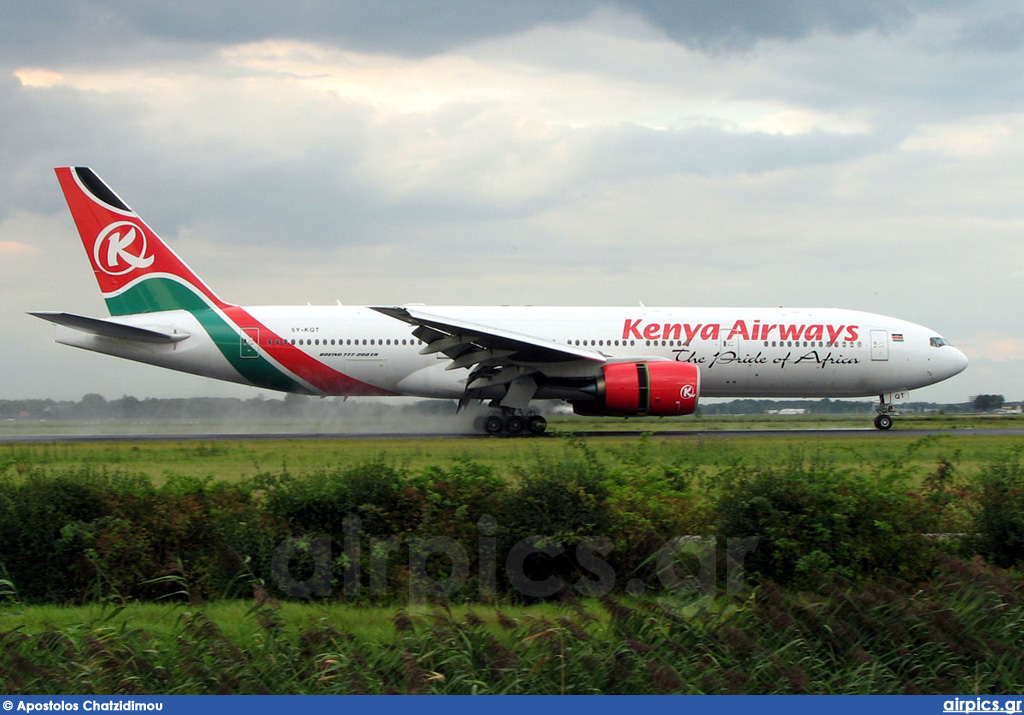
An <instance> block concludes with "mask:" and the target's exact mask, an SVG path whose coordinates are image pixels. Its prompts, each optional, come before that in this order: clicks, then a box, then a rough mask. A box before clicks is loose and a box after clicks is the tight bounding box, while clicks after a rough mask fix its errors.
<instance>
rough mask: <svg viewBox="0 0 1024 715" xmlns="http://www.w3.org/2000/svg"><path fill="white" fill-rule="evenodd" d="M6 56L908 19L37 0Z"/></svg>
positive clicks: (16, 5)
mask: <svg viewBox="0 0 1024 715" xmlns="http://www.w3.org/2000/svg"><path fill="white" fill-rule="evenodd" d="M3 6H4V7H3V17H4V21H3V23H0V57H7V58H8V61H14V59H13V58H17V60H16V61H18V62H21V63H43V62H55V61H56V62H61V61H69V60H72V59H75V58H81V57H83V56H84V57H88V58H89V61H90V62H91V63H104V64H105V63H116V62H123V61H125V60H127V59H132V58H138V57H143V56H144V57H146V58H147V59H148V60H150V61H152V60H154V59H158V58H173V57H181V56H183V55H186V56H188V55H195V54H202V53H205V52H209V51H211V50H212V49H214V48H216V47H217V46H218V45H221V44H224V43H239V42H255V41H260V40H265V39H270V38H275V39H280V38H284V39H303V40H310V41H316V42H323V43H326V44H330V45H337V46H341V47H345V48H347V49H353V50H359V51H366V52H386V53H390V54H396V55H401V56H407V57H423V56H428V55H432V54H438V53H442V52H445V51H447V50H450V49H452V48H454V47H458V46H461V45H465V44H467V43H473V42H478V41H481V40H485V39H488V38H492V37H500V36H506V35H513V34H517V33H520V32H524V31H526V30H529V29H530V28H532V27H535V26H537V25H543V24H559V23H566V22H572V21H576V20H579V19H582V18H584V17H586V16H588V15H589V14H591V13H593V12H594V11H596V10H598V9H600V8H617V9H621V10H625V11H627V12H630V13H634V14H637V15H639V16H640V17H642V18H644V19H645V20H646V21H647V22H649V23H650V24H652V25H653V26H655V27H657V28H660V29H662V30H663V31H664V32H665V33H666V35H667V36H669V37H671V38H672V39H674V40H675V41H677V42H680V43H683V44H686V45H688V46H691V47H695V48H698V49H711V50H718V51H721V50H737V49H738V50H743V49H747V48H749V47H751V46H752V45H754V44H755V43H757V42H758V41H759V40H763V39H780V40H796V39H799V38H801V37H804V36H806V35H807V34H809V33H812V32H818V31H820V32H828V33H835V34H841V35H842V34H850V33H856V32H863V31H867V30H874V31H879V32H891V31H894V30H898V29H901V28H903V27H905V26H906V25H907V24H908V23H909V22H910V20H911V19H912V17H913V13H912V12H911V11H910V10H909V9H907V7H906V6H905V5H903V4H901V3H890V2H872V1H870V0H845V1H844V2H839V3H822V2H816V0H780V1H779V2H772V3H765V2H761V1H760V0H741V1H739V2H721V1H720V0H690V1H689V2H679V1H677V0H583V1H573V0H518V1H517V2H487V3H482V2H479V1H478V0H446V1H445V2H421V1H420V0H392V1H391V2H386V3H382V2H379V1H378V0H343V1H325V0H293V2H289V3H282V2H278V1H277V0H224V1H223V2H209V1H208V0H178V1H177V2H166V3H140V2H136V1H135V0H76V1H74V2H71V1H66V0H65V1H62V0H38V1H36V2H17V1H16V0H5V2H3Z"/></svg>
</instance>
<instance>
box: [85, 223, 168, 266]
mask: <svg viewBox="0 0 1024 715" xmlns="http://www.w3.org/2000/svg"><path fill="white" fill-rule="evenodd" d="M147 248H148V247H147V246H146V233H145V231H143V230H142V229H141V228H139V227H138V226H136V225H135V224H134V223H132V222H131V221H115V222H114V223H112V224H110V225H109V226H107V227H106V228H105V229H103V230H102V231H100V233H99V235H98V236H96V243H95V244H94V245H93V248H92V255H93V258H95V259H96V265H97V266H99V269H100V270H101V271H103V272H104V273H106V274H107V275H111V276H123V275H124V274H125V273H130V272H132V271H134V270H135V269H136V268H149V267H150V266H151V265H153V261H154V260H155V259H154V257H153V256H151V255H150V256H147V255H146V250H147Z"/></svg>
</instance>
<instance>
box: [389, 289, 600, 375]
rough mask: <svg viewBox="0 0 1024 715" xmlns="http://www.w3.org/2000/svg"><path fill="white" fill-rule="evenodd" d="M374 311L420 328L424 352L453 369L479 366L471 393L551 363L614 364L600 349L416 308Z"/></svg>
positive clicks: (537, 369)
mask: <svg viewBox="0 0 1024 715" xmlns="http://www.w3.org/2000/svg"><path fill="white" fill-rule="evenodd" d="M372 309H373V310H376V311H377V312H378V313H383V314H384V315H388V316H391V317H392V318H395V319H397V320H401V321H403V322H405V323H408V324H409V325H412V326H415V329H414V330H413V331H412V334H413V335H415V336H416V337H417V338H419V339H420V340H422V341H423V342H424V343H426V346H425V347H424V348H423V349H422V350H421V351H420V352H421V353H422V354H431V353H443V354H444V355H446V356H448V357H449V358H451V361H452V362H451V363H450V364H449V365H448V367H447V369H449V370H455V369H457V368H463V367H464V368H474V366H475V368H474V369H473V371H472V373H471V375H470V379H469V381H468V383H467V388H470V389H472V388H474V387H481V386H484V385H485V384H486V385H495V384H502V383H507V382H512V381H513V380H515V379H517V378H519V377H524V376H526V375H528V374H530V373H533V372H543V371H544V365H545V364H546V363H547V364H550V363H565V362H571V361H578V360H586V361H590V362H592V363H594V364H595V365H597V364H601V363H604V362H607V360H608V358H607V357H606V356H605V355H603V354H601V353H599V352H597V351H596V350H588V349H586V348H578V347H573V346H571V345H562V344H561V343H556V342H553V341H550V340H542V339H540V338H536V337H533V336H531V335H525V334H523V333H516V332H513V331H511V330H502V329H500V328H495V327H491V326H487V325H481V324H479V323H472V322H469V321H465V320H459V319H457V318H450V317H446V316H442V315H434V314H431V313H426V312H423V311H420V310H418V309H416V308H408V307H402V306H395V307H380V306H374V307H373V308H372Z"/></svg>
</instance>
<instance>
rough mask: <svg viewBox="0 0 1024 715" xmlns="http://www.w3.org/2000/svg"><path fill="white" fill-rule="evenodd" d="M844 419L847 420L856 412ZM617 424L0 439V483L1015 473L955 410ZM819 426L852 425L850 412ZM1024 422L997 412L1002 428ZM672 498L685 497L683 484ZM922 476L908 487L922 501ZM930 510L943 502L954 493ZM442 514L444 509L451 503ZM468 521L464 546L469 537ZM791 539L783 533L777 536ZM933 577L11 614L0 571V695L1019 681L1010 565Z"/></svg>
mask: <svg viewBox="0 0 1024 715" xmlns="http://www.w3.org/2000/svg"><path fill="white" fill-rule="evenodd" d="M852 423H853V424H855V425H856V426H862V425H860V424H859V419H854V420H852ZM601 424H608V423H601ZM624 424H625V425H628V426H629V427H631V428H633V429H636V430H637V431H636V434H633V435H627V436H620V435H615V436H599V437H592V438H585V439H583V440H582V441H581V440H580V438H576V437H573V436H571V435H570V434H569V432H570V430H568V429H567V425H572V427H573V428H574V429H575V428H577V427H578V426H579V427H582V429H586V430H593V429H594V427H593V425H591V424H589V423H587V422H583V421H566V422H562V421H560V420H554V421H553V424H552V427H553V430H552V431H553V435H552V436H551V437H550V438H545V439H503V438H490V439H467V438H458V437H450V438H444V439H429V438H400V439H386V440H382V439H371V438H351V439H330V438H324V439H310V440H297V439H291V440H289V439H273V440H216V441H214V440H206V441H204V440H194V441H148V442H146V441H141V442H119V441H111V442H86V443H60V442H55V443H21V444H19V443H2V444H0V477H2V478H4V479H6V480H8V481H10V482H13V483H19V482H22V481H24V480H25V479H29V478H36V477H32V476H31V475H39V474H61V473H63V472H69V473H70V472H71V471H73V470H75V469H78V468H81V467H83V466H85V467H89V468H91V469H92V470H93V471H94V472H95V470H100V471H103V470H108V471H110V472H112V473H126V474H138V475H143V476H144V477H145V478H146V479H149V480H152V482H153V483H154V484H156V485H161V484H164V483H169V484H172V485H173V483H174V481H173V480H171V482H168V478H169V477H172V476H174V475H183V476H187V477H199V478H210V479H211V480H216V481H220V480H223V481H227V482H230V483H232V484H237V483H243V482H246V481H248V480H250V479H253V478H255V477H257V476H259V475H282V474H295V475H307V476H312V478H314V479H315V478H316V475H317V474H320V473H323V474H325V475H326V474H329V473H331V472H332V470H333V471H334V472H335V473H336V472H337V470H339V469H344V468H347V467H350V466H352V465H360V464H368V463H378V464H390V465H396V466H398V467H400V468H401V469H402V470H404V471H405V472H408V473H420V472H421V470H428V468H430V467H433V466H437V465H441V466H445V465H449V466H450V465H458V464H466V463H473V464H476V465H481V466H483V467H485V468H487V469H488V470H490V471H491V472H492V473H493V474H494V475H496V476H498V477H500V478H503V479H506V480H511V481H513V482H515V481H516V480H518V479H520V478H521V477H522V474H524V473H532V474H534V475H537V474H540V473H543V472H544V470H545V469H548V470H550V469H551V468H552V467H557V468H567V469H575V468H577V467H579V466H580V465H581V464H583V463H584V462H585V461H586V460H596V461H599V462H603V463H607V464H609V465H614V469H612V470H611V471H609V472H608V474H607V478H608V479H609V480H610V481H609V482H608V484H612V483H613V482H615V480H616V479H626V477H628V478H629V479H637V477H636V475H637V474H640V473H644V474H646V475H647V476H646V477H645V478H646V479H648V480H651V479H652V478H653V479H654V480H653V481H649V484H651V485H653V484H661V485H662V486H660V487H659V489H662V491H660V492H653V493H656V494H670V493H671V494H676V492H671V490H668V491H666V489H668V488H667V487H666V486H664V484H663V483H662V482H660V481H658V478H655V477H657V475H658V474H662V473H663V474H665V475H669V474H680V475H684V477H685V479H684V480H683V481H685V483H686V484H689V485H691V486H692V485H693V484H697V485H698V487H699V489H698V492H699V493H701V494H705V495H710V494H713V492H714V490H713V489H710V487H709V484H710V483H711V482H712V481H713V480H714V479H715V478H720V477H724V476H727V475H729V474H730V473H732V472H737V473H740V472H744V470H746V471H757V470H762V469H763V470H769V471H770V470H772V469H778V470H782V472H784V471H785V469H788V468H789V467H784V466H783V465H790V466H791V467H792V465H801V466H800V467H797V468H795V471H794V470H791V472H790V473H791V474H796V475H798V479H799V475H800V474H802V473H803V472H801V469H804V465H809V466H813V468H809V469H808V471H807V472H806V473H807V474H808V475H811V474H813V475H821V474H824V473H829V474H832V473H835V474H842V473H846V474H852V475H857V476H858V477H864V478H867V479H868V480H871V479H872V478H877V481H878V482H879V483H881V482H883V481H886V480H893V479H896V478H898V479H899V480H901V481H899V483H900V484H905V485H910V487H911V488H914V489H916V487H915V486H914V485H927V484H929V483H931V484H932V485H933V486H934V477H935V475H943V478H946V477H949V475H952V474H955V480H956V482H957V483H958V484H960V485H970V484H971V483H972V481H973V480H974V479H975V477H976V475H980V474H984V473H985V470H986V469H989V470H991V468H992V465H993V464H996V463H1000V462H1004V463H1005V462H1006V461H1007V460H1011V462H1012V461H1014V460H1015V461H1016V463H1018V464H1019V460H1020V455H1021V443H1022V440H1021V438H1020V437H1019V436H999V435H995V434H989V433H987V432H986V430H985V429H984V427H987V426H990V425H995V424H996V423H995V422H989V421H987V420H978V419H964V418H958V419H957V420H956V421H955V422H952V423H948V422H938V423H936V422H935V421H933V420H931V419H927V420H922V419H911V418H907V419H904V420H903V421H902V422H900V423H899V424H900V425H901V426H903V427H904V430H906V428H909V427H917V426H923V427H933V426H935V427H941V428H950V425H951V424H953V425H955V426H956V430H955V431H954V432H952V433H950V434H941V435H928V436H922V435H919V434H912V433H909V432H906V431H904V432H903V433H901V431H900V430H899V429H896V430H893V431H891V432H888V433H880V432H876V431H874V430H864V431H863V432H853V433H851V432H844V433H842V434H835V435H831V434H824V435H820V434H816V435H808V434H804V433H801V432H800V431H798V430H797V431H793V432H791V433H775V432H773V433H771V434H756V435H755V434H751V435H746V434H741V435H736V434H728V433H727V432H729V431H730V430H736V429H753V428H761V429H763V428H775V427H776V426H777V425H779V424H788V425H794V424H799V426H801V427H806V426H820V425H819V424H818V423H817V422H813V423H812V422H811V421H810V420H807V421H803V420H800V421H791V419H790V418H787V419H786V421H785V422H783V423H780V421H779V420H778V419H777V418H775V419H760V418H759V419H741V418H726V419H716V420H701V421H699V422H698V421H694V422H674V421H673V422H670V421H651V422H644V421H640V420H630V421H626V422H623V421H617V423H616V424H615V425H613V426H612V428H613V429H622V428H623V425H624ZM683 424H685V425H687V426H688V427H689V426H692V427H693V428H694V430H695V431H697V430H700V431H701V433H700V434H696V433H695V434H693V435H683V436H672V437H666V436H659V435H658V433H657V431H658V430H657V428H658V427H660V426H662V425H665V426H667V427H668V428H669V429H679V428H680V425H683ZM828 424H830V425H833V426H843V427H847V426H850V424H851V420H848V419H845V418H844V419H837V420H835V421H831V420H829V421H828ZM1020 424H1021V423H1020V421H1019V420H1018V421H1010V422H1008V423H1007V422H1003V421H1001V422H1000V423H999V426H1001V427H1005V426H1019V425H1020ZM719 433H721V434H719ZM375 460H376V461H375ZM529 465H540V467H536V468H535V467H530V466H529ZM822 465H824V468H822ZM634 467H635V470H634ZM747 468H749V469H747ZM531 469H532V471H531ZM1017 470H1018V472H1019V467H1017ZM782 472H780V473H782ZM451 473H452V474H454V473H456V472H455V471H453V472H451ZM652 473H654V477H652V476H651V475H652ZM816 478H817V477H816ZM929 480H931V482H930V481H929ZM580 483H583V482H580ZM615 483H616V484H619V486H618V487H616V488H617V489H619V490H620V491H617V492H615V499H616V500H617V502H616V503H618V504H620V505H629V504H631V503H634V502H631V499H634V498H635V499H636V502H635V507H633V508H634V513H635V516H636V517H637V518H641V517H642V518H649V517H653V515H654V512H651V513H648V512H647V511H645V510H644V508H643V505H644V499H645V497H644V494H643V493H637V494H636V495H634V496H631V495H630V494H629V493H628V492H629V490H630V489H632V484H633V482H632V481H628V480H627V481H626V482H625V485H623V484H622V483H619V482H615ZM840 483H843V482H841V481H840V482H837V484H840ZM672 488H673V489H674V488H676V487H672ZM678 488H679V489H684V488H690V487H684V486H683V485H682V482H680V485H679V486H678ZM903 488H904V487H902V486H901V487H899V488H898V489H897V490H896V491H899V489H903ZM930 488H933V487H929V486H924V487H922V489H921V490H920V491H921V493H922V494H927V493H932V492H928V489H930ZM957 488H958V489H959V488H960V487H957ZM623 489H624V491H623ZM887 489H888V487H887ZM190 493H191V492H190ZM438 493H439V494H440V492H438ZM680 493H682V492H680ZM694 493H697V492H694ZM879 493H880V494H881V493H882V492H879ZM885 493H887V494H888V493H891V492H885ZM964 493H965V494H966V493H968V492H964ZM932 494H933V495H939V496H943V495H947V496H948V494H947V492H942V493H941V494H939V493H938V492H935V493H932ZM452 498H454V499H456V500H457V498H458V496H457V495H456V496H454V497H452ZM182 503H187V501H186V502H182ZM937 503H938V502H937ZM942 503H943V504H945V505H946V506H945V507H943V508H947V507H949V508H952V509H953V513H959V512H957V511H956V507H957V504H956V503H955V502H942ZM1018 503H1019V501H1018ZM837 504H838V503H837ZM0 506H3V505H2V504H0ZM451 506H452V507H453V508H455V511H454V512H453V513H456V512H457V511H458V509H457V507H458V502H457V501H456V503H453V504H451ZM540 506H541V507H542V508H545V507H546V506H547V505H544V504H542V505H540ZM837 508H838V506H837ZM851 513H852V512H851ZM871 514H872V517H873V518H875V519H878V518H884V517H882V516H874V514H875V512H871ZM826 516H827V515H826ZM843 518H845V517H843ZM868 521H869V522H870V519H869V520H868ZM153 523H154V524H157V523H159V522H156V521H154V522H153ZM836 523H838V522H836ZM637 524H639V522H637ZM473 528H474V529H475V527H473ZM815 528H817V527H815ZM655 531H656V529H655ZM110 533H116V532H113V531H112V532H110ZM470 533H471V535H472V536H473V538H474V539H475V538H476V537H477V532H476V531H475V530H473V531H471V532H470ZM673 533H677V534H678V533H691V532H673ZM692 533H696V532H692ZM727 533H731V532H727ZM872 533H874V532H872ZM915 533H920V532H915ZM879 534H881V535H882V536H884V532H877V533H876V536H877V535H879ZM801 538H802V534H801V533H799V532H794V533H793V534H792V535H791V537H790V538H789V541H790V542H791V543H798V542H799V541H800V539H801ZM69 543H70V542H69ZM778 543H783V542H781V541H780V542H778ZM855 545H856V544H855ZM109 546H110V545H109V544H108V545H107V547H108V548H109ZM4 548H8V549H9V548H13V547H12V546H11V545H9V544H8V545H4ZM954 552H955V553H954ZM897 559H898V555H897ZM0 561H2V559H0ZM897 562H898V561H897ZM930 569H931V570H930V571H928V572H927V573H928V574H929V575H928V576H927V577H922V576H921V575H920V573H918V574H917V575H915V576H914V577H913V580H912V581H904V580H901V579H900V578H897V577H890V576H888V575H886V573H885V572H884V571H875V572H869V573H867V574H866V575H865V574H861V575H858V576H856V577H851V576H850V575H849V574H847V575H843V573H842V572H841V571H835V572H834V573H832V574H830V575H829V576H828V577H822V578H821V580H820V581H819V582H818V583H817V585H816V586H814V587H809V586H808V583H809V582H808V581H807V580H806V578H805V579H804V580H803V581H801V582H800V584H801V585H800V586H799V587H797V586H784V587H782V588H780V587H778V586H775V585H774V584H772V583H758V582H756V581H750V582H749V583H748V584H747V586H748V587H749V588H746V589H744V591H743V592H742V593H741V594H739V595H736V594H733V595H723V594H721V593H719V595H718V596H717V597H716V598H713V599H698V600H695V599H694V598H690V599H689V600H687V601H686V602H685V603H684V604H683V607H678V606H679V604H678V603H677V602H675V601H672V600H671V599H669V600H666V597H665V594H664V593H654V592H653V591H652V592H651V593H649V594H648V595H647V596H639V597H638V596H631V595H628V594H626V593H618V592H617V593H616V594H612V595H611V596H609V597H607V598H605V599H604V600H602V601H598V600H593V599H584V600H582V601H577V600H575V597H570V598H569V599H568V600H567V601H562V602H560V601H549V602H543V603H526V602H523V601H521V600H518V601H517V600H514V599H508V598H501V597H497V598H489V599H484V600H483V601H481V602H469V603H461V604H451V605H450V607H449V606H448V605H444V604H441V605H437V604H435V605H424V604H422V603H412V602H409V601H408V599H406V598H405V597H404V596H401V595H400V597H398V598H391V599H390V600H388V601H386V602H382V603H376V602H366V601H365V600H363V601H358V602H345V601H344V599H343V598H340V597H338V596H337V587H336V590H335V592H334V593H335V595H333V596H331V597H329V598H324V599H321V600H313V601H282V602H280V603H279V602H277V601H274V600H273V599H271V600H269V601H268V600H267V599H266V598H264V597H263V596H262V595H260V594H259V593H258V592H257V593H256V595H255V597H254V598H252V599H238V598H233V599H225V600H211V601H209V602H208V603H206V604H202V605H198V604H195V603H193V604H188V603H184V602H182V600H181V597H180V596H179V597H178V598H177V600H175V599H174V598H171V599H168V600H164V601H157V602H150V603H138V602H134V601H131V600H127V601H126V600H125V599H123V598H121V597H120V596H119V595H118V594H116V593H109V594H103V593H101V592H97V593H98V597H97V598H96V599H95V600H94V601H93V602H91V603H88V604H86V605H72V604H64V605H59V604H54V605H26V604H24V603H21V602H19V600H18V598H17V591H16V588H15V585H13V584H7V585H6V587H5V582H4V578H3V576H4V574H2V573H0V690H4V691H5V692H9V693H33V692H43V691H46V692H53V693H146V692H149V693H217V692H239V693H259V692H275V693H293V692H294V693H300V692H301V693H335V692H343V693H363V692H369V693H389V692H402V693H435V692H436V693H474V692H486V693H501V692H509V693H560V692H567V693H597V692H604V693H766V692H783V693H889V692H908V693H915V692H916V693H921V692H932V693H939V692H953V691H956V692H966V693H978V694H983V693H986V692H995V691H997V690H998V691H1009V692H1019V691H1020V690H1022V689H1024V661H1021V659H1020V658H1019V625H1020V623H1022V622H1024V589H1022V588H1021V586H1020V583H1021V580H1020V579H1021V577H1020V572H1019V571H1018V570H1015V569H1013V568H1008V569H1000V568H995V567H994V566H991V565H989V564H987V563H983V562H981V561H980V560H978V559H976V560H974V561H971V560H970V559H969V554H966V555H965V554H964V552H962V551H958V550H956V549H952V550H950V552H949V553H948V554H946V553H942V554H940V556H939V557H937V561H936V563H935V565H934V566H933V567H930ZM623 580H625V578H623ZM5 591H6V594H5Z"/></svg>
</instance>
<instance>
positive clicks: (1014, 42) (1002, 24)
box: [960, 12, 1024, 52]
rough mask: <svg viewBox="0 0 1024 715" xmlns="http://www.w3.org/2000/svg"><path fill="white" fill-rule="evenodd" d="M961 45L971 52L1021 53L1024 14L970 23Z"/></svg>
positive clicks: (962, 34)
mask: <svg viewBox="0 0 1024 715" xmlns="http://www.w3.org/2000/svg"><path fill="white" fill-rule="evenodd" d="M960 44H961V46H962V47H965V48H967V49H971V50H983V51H985V50H987V51H990V52H1019V51H1020V50H1021V48H1024V13H1020V12H1016V13H1010V14H1006V15H1000V16H999V17H994V18H991V19H988V20H984V21H982V22H973V23H969V24H967V25H966V26H965V27H964V28H963V31H962V32H961V34H960Z"/></svg>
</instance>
